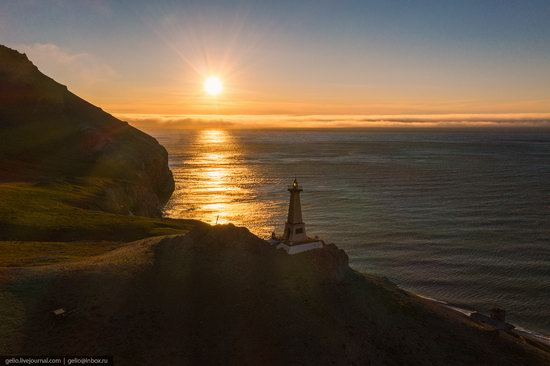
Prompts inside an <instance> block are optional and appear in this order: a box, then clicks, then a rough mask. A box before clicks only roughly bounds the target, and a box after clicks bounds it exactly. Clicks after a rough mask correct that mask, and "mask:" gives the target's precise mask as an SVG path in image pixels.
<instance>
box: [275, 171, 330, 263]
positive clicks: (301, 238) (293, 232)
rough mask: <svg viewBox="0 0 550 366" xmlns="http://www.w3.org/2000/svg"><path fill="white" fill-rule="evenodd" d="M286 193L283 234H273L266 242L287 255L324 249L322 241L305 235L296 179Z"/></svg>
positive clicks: (299, 187) (300, 190)
mask: <svg viewBox="0 0 550 366" xmlns="http://www.w3.org/2000/svg"><path fill="white" fill-rule="evenodd" d="M288 191H289V192H290V203H289V205H288V217H287V219H286V222H285V232H284V233H283V235H281V236H278V235H276V234H275V233H273V235H272V236H271V238H270V239H269V240H268V242H269V243H270V244H272V245H273V246H275V247H276V248H278V249H283V250H284V251H285V252H287V253H288V254H298V253H302V252H306V251H308V250H312V249H319V248H322V247H324V246H325V242H324V241H322V240H320V239H319V238H318V237H315V238H314V239H313V238H309V237H308V236H307V235H306V224H305V223H304V220H303V219H302V205H301V203H300V192H302V187H301V186H300V185H299V184H298V181H297V180H296V179H294V182H293V183H292V185H291V186H290V187H288Z"/></svg>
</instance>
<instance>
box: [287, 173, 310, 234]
mask: <svg viewBox="0 0 550 366" xmlns="http://www.w3.org/2000/svg"><path fill="white" fill-rule="evenodd" d="M288 191H289V192H290V203H289V205H288V218H287V220H286V223H285V232H284V234H283V240H286V241H289V242H293V243H299V242H304V241H307V240H308V238H307V235H306V224H304V221H303V220H302V205H301V203H300V192H302V188H301V187H300V185H299V184H298V181H297V180H296V179H294V182H293V183H292V185H291V186H290V187H288Z"/></svg>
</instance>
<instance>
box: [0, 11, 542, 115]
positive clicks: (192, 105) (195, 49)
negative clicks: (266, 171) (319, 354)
mask: <svg viewBox="0 0 550 366" xmlns="http://www.w3.org/2000/svg"><path fill="white" fill-rule="evenodd" d="M549 19H550V2H549V1H548V0H540V1H536V0H525V1H517V0H516V1H507V0H498V1H497V0H484V1H479V0H472V1H469V0H460V1H458V0H457V1H441V0H430V1H428V0H420V1H410V0H391V1H388V0H364V1H323V0H315V1H313V0H311V1H283V0H281V1H269V2H268V1H219V2H218V1H176V0H166V1H140V0H133V1H106V0H104V1H102V0H72V1H62V0H57V1H53V0H52V1H48V0H36V1H28V0H19V1H9V0H8V1H2V2H1V3H0V43H2V44H6V45H8V46H10V47H12V48H16V49H17V50H19V51H21V52H25V53H27V54H28V56H29V58H30V59H31V60H32V61H33V62H34V63H35V64H36V65H37V66H38V67H39V68H40V69H41V70H42V71H43V72H44V73H46V74H48V75H50V76H52V77H53V78H55V79H56V80H57V81H59V82H61V83H63V84H66V85H68V87H69V89H71V90H72V91H73V92H75V93H76V94H78V95H80V96H81V97H83V98H85V99H87V100H89V101H91V102H92V103H94V104H97V105H99V106H101V107H102V108H104V109H105V110H107V111H109V112H111V113H114V114H116V115H119V116H124V115H128V116H138V117H139V118H142V119H148V118H149V117H148V116H150V115H157V116H162V118H165V119H169V120H170V117H169V116H172V115H176V116H180V117H178V118H180V119H182V120H183V119H185V118H186V117H185V116H191V115H193V116H196V115H212V114H214V115H228V114H229V115H231V114H233V115H234V114H238V115H251V114H252V115H256V114H262V115H270V116H273V115H285V116H293V115H297V114H298V115H361V116H365V115H393V116H395V115H408V116H410V115H418V114H420V115H433V114H438V115H439V114H445V115H448V116H456V115H457V114H458V115H461V116H464V115H469V114H476V116H473V117H472V119H473V120H476V119H477V120H479V119H483V118H482V117H480V116H479V115H480V114H481V115H483V114H490V115H491V116H492V117H488V119H491V118H494V119H500V118H504V119H506V118H515V117H514V116H516V117H517V116H518V114H520V113H521V114H522V115H520V116H519V117H518V118H520V119H521V118H523V117H522V116H526V115H524V114H525V113H528V114H529V115H527V116H529V118H531V119H534V120H537V121H538V120H540V119H543V120H544V119H545V118H549V117H548V116H550V114H548V113H549V112H550V20H549ZM210 75H217V76H219V77H220V78H221V79H222V81H223V84H224V88H223V93H221V94H220V95H219V96H216V97H213V96H210V95H207V94H205V93H204V90H203V83H204V80H205V79H206V78H207V77H208V76H210ZM495 116H496V117H495ZM189 118H191V117H189ZM380 118H382V117H380ZM391 118H395V117H391ZM408 118H412V117H408ZM448 118H451V119H452V118H458V120H462V119H468V118H469V117H448ZM173 119H177V118H176V117H174V118H173ZM291 119H292V117H291ZM372 119H373V120H377V118H372ZM382 119H383V118H382Z"/></svg>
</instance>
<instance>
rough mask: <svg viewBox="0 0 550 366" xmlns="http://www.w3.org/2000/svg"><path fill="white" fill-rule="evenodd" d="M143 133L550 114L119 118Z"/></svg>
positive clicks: (529, 123) (519, 120)
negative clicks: (143, 131)
mask: <svg viewBox="0 0 550 366" xmlns="http://www.w3.org/2000/svg"><path fill="white" fill-rule="evenodd" d="M117 117H118V118H120V119H122V120H125V121H128V122H129V123H130V124H132V125H133V126H135V127H137V128H140V129H144V130H146V131H147V130H149V131H152V130H157V129H170V130H173V129H195V128H246V129H250V128H395V127H396V128H410V127H415V128H416V127H418V128H468V127H482V128H483V127H486V128H492V127H508V128H515V127H540V128H549V127H550V113H524V114H454V115H452V114H441V115H166V114H164V115H163V114H117Z"/></svg>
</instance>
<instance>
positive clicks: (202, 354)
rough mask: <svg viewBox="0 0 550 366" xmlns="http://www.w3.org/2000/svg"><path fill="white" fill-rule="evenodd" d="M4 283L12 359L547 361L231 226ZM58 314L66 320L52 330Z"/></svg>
mask: <svg viewBox="0 0 550 366" xmlns="http://www.w3.org/2000/svg"><path fill="white" fill-rule="evenodd" d="M0 278H4V279H5V282H4V283H5V284H7V286H6V289H8V290H7V291H6V296H4V299H6V301H8V300H9V299H17V301H11V302H9V303H10V304H11V305H12V307H11V308H7V307H6V308H5V313H6V314H7V313H10V314H12V317H11V318H10V321H9V322H6V323H5V324H4V335H5V337H4V338H3V339H2V338H0V348H1V349H3V350H4V351H5V352H8V353H28V354H52V351H53V350H55V352H57V353H61V354H111V355H115V364H117V365H132V366H137V365H447V366H448V365H499V366H507V365H510V366H512V365H514V366H516V365H532V366H535V365H547V364H549V363H550V358H549V355H548V354H546V353H544V352H541V351H540V350H538V349H536V348H534V347H531V346H529V345H527V344H522V343H523V341H522V340H521V339H519V338H514V337H512V336H510V335H507V334H504V333H498V332H492V331H487V330H483V329H481V328H479V327H477V326H475V325H474V324H473V323H471V322H469V321H468V320H467V318H466V317H465V316H464V317H463V316H461V315H460V314H458V313H455V312H453V311H451V310H448V309H444V308H442V307H440V306H438V305H435V304H433V303H431V302H428V301H426V300H423V299H421V298H418V297H416V296H414V295H411V294H409V293H407V292H405V291H402V290H400V289H398V288H397V287H396V286H395V285H393V284H391V283H390V282H388V281H385V280H383V279H380V278H377V277H372V276H365V275H362V274H359V273H357V272H355V271H353V270H351V269H350V268H349V266H348V260H347V255H346V254H345V253H344V252H343V251H342V250H339V249H337V248H336V247H335V246H333V245H331V246H327V247H325V248H324V249H319V250H315V251H310V252H306V253H302V254H299V255H295V256H289V255H287V254H286V253H284V252H282V251H277V250H276V249H274V248H273V247H271V246H270V245H268V244H267V243H266V242H265V241H263V240H260V239H258V238H257V237H256V236H254V235H252V234H250V233H249V232H248V230H246V229H244V228H236V227H234V226H232V225H229V226H215V227H208V226H206V225H205V226H199V227H197V228H196V229H194V230H193V231H191V232H190V233H189V234H187V235H185V236H172V237H164V238H152V239H144V240H142V241H138V242H134V243H131V244H128V245H126V246H124V247H122V248H119V249H116V250H115V251H112V252H110V253H108V254H104V255H102V256H98V257H95V258H92V259H89V260H85V261H82V262H79V263H73V264H64V265H54V266H49V267H42V268H36V269H30V268H27V269H22V268H18V269H15V270H11V271H10V270H5V271H3V272H2V271H0ZM6 282H7V283H6ZM61 307H62V308H64V309H66V311H67V312H69V314H68V315H67V317H66V318H63V319H55V317H54V316H53V315H52V314H51V311H52V310H54V309H57V308H61ZM6 329H7V330H6Z"/></svg>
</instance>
